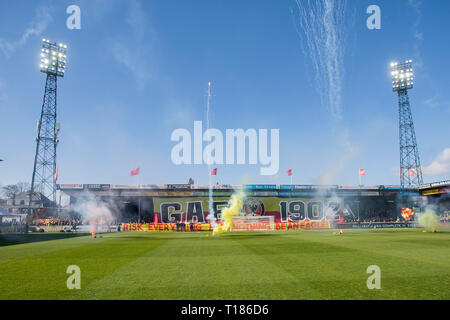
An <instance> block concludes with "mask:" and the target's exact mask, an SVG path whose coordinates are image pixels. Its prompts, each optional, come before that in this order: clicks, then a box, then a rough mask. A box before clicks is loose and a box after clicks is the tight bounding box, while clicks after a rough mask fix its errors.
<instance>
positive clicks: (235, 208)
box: [213, 190, 245, 236]
mask: <svg viewBox="0 0 450 320" xmlns="http://www.w3.org/2000/svg"><path fill="white" fill-rule="evenodd" d="M244 199H245V193H244V192H243V191H242V190H240V191H238V192H237V193H233V195H232V196H231V199H230V201H228V206H227V207H226V208H224V209H222V220H223V224H222V225H217V226H216V227H215V228H214V230H213V236H214V235H216V234H221V233H225V232H229V231H230V230H231V227H232V226H233V217H234V216H237V215H239V213H240V211H241V209H242V205H243V203H244Z"/></svg>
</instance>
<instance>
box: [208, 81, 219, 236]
mask: <svg viewBox="0 0 450 320" xmlns="http://www.w3.org/2000/svg"><path fill="white" fill-rule="evenodd" d="M207 99H208V100H207V103H206V128H207V129H210V127H211V123H210V122H211V121H210V113H211V82H209V83H208V98H207ZM208 163H209V160H208ZM208 171H209V180H208V182H209V188H208V189H209V190H208V191H209V192H208V195H209V197H208V198H209V202H208V207H209V214H208V217H207V219H208V220H209V221H210V223H211V225H212V227H213V228H215V227H216V226H217V222H216V217H215V215H214V206H213V201H214V199H213V190H212V189H213V183H214V182H213V181H212V175H211V171H212V166H211V165H210V164H209V165H208Z"/></svg>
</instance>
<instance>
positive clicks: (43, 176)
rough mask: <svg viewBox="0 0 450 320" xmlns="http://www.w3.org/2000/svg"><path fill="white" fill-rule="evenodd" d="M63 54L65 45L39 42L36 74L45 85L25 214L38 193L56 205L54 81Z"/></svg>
mask: <svg viewBox="0 0 450 320" xmlns="http://www.w3.org/2000/svg"><path fill="white" fill-rule="evenodd" d="M66 52H67V45H65V44H62V43H59V44H58V43H54V42H51V41H50V40H48V39H42V49H41V62H40V65H39V67H40V71H41V72H42V73H45V74H46V75H47V80H46V83H45V93H44V101H43V103H42V110H41V117H40V119H39V121H38V126H37V127H38V128H37V131H38V135H37V137H36V153H35V158H34V167H33V176H32V179H31V190H30V198H29V203H28V208H29V212H28V213H31V204H32V198H33V194H34V192H40V193H41V194H42V195H44V196H45V197H47V198H48V199H50V200H51V201H53V203H54V204H56V177H55V173H56V147H57V145H58V142H59V140H58V134H59V130H60V124H59V123H57V122H56V114H57V112H56V111H57V108H56V106H57V103H56V102H57V101H56V97H57V79H58V77H61V78H62V77H64V73H65V69H66Z"/></svg>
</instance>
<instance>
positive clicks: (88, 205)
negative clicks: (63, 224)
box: [71, 191, 118, 232]
mask: <svg viewBox="0 0 450 320" xmlns="http://www.w3.org/2000/svg"><path fill="white" fill-rule="evenodd" d="M71 209H72V210H73V211H75V212H76V213H77V214H79V215H80V216H81V220H82V221H85V222H87V223H88V224H89V231H91V232H94V231H96V230H98V227H99V226H100V227H104V226H109V225H111V224H112V223H113V222H114V221H115V220H116V216H115V215H114V212H113V211H118V210H116V209H117V208H116V206H115V204H114V203H108V202H104V201H101V200H98V199H97V198H96V196H95V195H94V194H92V193H90V192H88V191H84V192H83V193H82V194H81V195H80V196H79V197H77V201H76V203H75V204H74V205H73V206H72V208H71Z"/></svg>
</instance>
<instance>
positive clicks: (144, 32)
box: [112, 0, 154, 89]
mask: <svg viewBox="0 0 450 320" xmlns="http://www.w3.org/2000/svg"><path fill="white" fill-rule="evenodd" d="M125 22H126V23H127V24H128V26H129V27H130V28H131V32H127V33H126V36H124V37H122V38H121V39H119V40H118V41H116V42H115V43H114V45H113V48H112V50H113V55H114V58H115V59H116V61H117V62H118V63H119V64H121V65H123V66H125V67H126V68H127V69H129V71H131V73H132V75H133V77H134V78H135V80H136V82H137V86H138V88H139V89H143V87H144V86H145V82H146V81H147V80H148V78H150V77H151V71H150V68H149V64H148V61H150V60H151V57H152V42H153V40H154V32H153V29H152V28H151V26H150V25H149V23H148V19H147V16H146V14H145V12H144V10H143V9H142V6H141V3H140V2H139V1H137V0H134V1H131V2H130V8H129V12H128V14H127V16H126V18H125Z"/></svg>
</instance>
